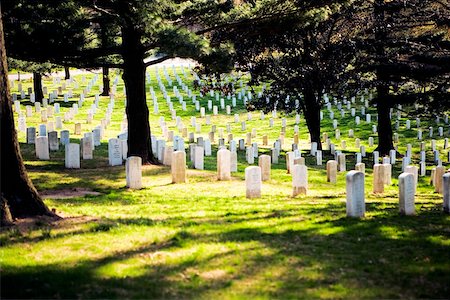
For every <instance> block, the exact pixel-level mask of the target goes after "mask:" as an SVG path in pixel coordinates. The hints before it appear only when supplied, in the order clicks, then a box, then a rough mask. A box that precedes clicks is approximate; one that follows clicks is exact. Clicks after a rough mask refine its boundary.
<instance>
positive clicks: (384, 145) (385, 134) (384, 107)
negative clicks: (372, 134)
mask: <svg viewBox="0 0 450 300" xmlns="http://www.w3.org/2000/svg"><path fill="white" fill-rule="evenodd" d="M383 90H384V89H383V88H382V87H378V88H377V92H378V98H377V113H378V147H377V149H376V150H377V151H378V152H379V153H380V155H389V151H390V150H392V149H394V144H393V142H392V124H391V117H390V108H391V107H390V105H389V103H388V101H386V98H384V99H383V97H385V96H386V95H387V94H386V93H385V92H384V91H383Z"/></svg>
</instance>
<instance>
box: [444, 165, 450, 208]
mask: <svg viewBox="0 0 450 300" xmlns="http://www.w3.org/2000/svg"><path fill="white" fill-rule="evenodd" d="M442 193H443V196H444V203H443V208H444V212H446V213H450V173H445V174H444V175H443V176H442Z"/></svg>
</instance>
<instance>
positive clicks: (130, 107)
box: [122, 26, 158, 164]
mask: <svg viewBox="0 0 450 300" xmlns="http://www.w3.org/2000/svg"><path fill="white" fill-rule="evenodd" d="M122 47H123V49H122V58H123V76H122V78H123V80H124V82H125V87H126V92H127V107H126V113H127V119H128V156H140V157H141V158H142V163H146V164H148V163H151V164H157V163H158V161H157V159H156V158H155V156H154V155H153V153H152V148H151V139H150V136H151V135H150V123H149V111H148V107H147V100H146V95H145V64H144V60H143V58H144V54H145V53H144V49H143V47H142V44H141V33H140V32H139V31H138V29H136V28H135V27H133V26H124V27H123V28H122Z"/></svg>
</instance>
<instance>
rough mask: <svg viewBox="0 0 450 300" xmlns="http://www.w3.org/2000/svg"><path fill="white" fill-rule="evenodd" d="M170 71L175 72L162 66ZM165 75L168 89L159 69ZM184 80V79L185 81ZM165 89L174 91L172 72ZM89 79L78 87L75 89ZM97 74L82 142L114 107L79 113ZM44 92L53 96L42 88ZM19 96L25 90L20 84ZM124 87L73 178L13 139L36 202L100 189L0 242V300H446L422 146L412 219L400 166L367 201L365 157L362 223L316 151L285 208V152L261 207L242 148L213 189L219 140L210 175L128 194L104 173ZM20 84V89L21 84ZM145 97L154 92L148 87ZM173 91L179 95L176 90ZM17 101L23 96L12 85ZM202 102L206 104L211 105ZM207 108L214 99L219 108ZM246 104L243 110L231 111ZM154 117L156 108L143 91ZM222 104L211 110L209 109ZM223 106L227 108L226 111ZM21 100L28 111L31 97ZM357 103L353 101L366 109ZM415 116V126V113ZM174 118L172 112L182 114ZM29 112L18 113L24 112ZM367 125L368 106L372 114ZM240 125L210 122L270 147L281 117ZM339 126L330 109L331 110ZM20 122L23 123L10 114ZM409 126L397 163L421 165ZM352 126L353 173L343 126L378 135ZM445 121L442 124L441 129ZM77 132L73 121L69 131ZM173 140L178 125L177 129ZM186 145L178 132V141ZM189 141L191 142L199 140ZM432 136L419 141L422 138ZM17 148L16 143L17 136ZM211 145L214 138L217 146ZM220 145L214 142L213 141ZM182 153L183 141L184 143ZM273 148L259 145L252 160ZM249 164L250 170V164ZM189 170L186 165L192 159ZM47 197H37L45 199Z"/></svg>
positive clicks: (58, 161) (448, 261)
mask: <svg viewBox="0 0 450 300" xmlns="http://www.w3.org/2000/svg"><path fill="white" fill-rule="evenodd" d="M149 70H150V74H151V81H150V82H149V83H148V86H150V85H152V86H153V88H154V89H155V92H156V94H157V96H158V100H159V103H160V112H161V115H162V116H165V120H166V122H167V123H168V125H169V127H171V128H175V121H174V120H171V118H170V112H169V111H168V107H167V105H166V102H165V100H163V99H162V95H161V91H160V90H159V87H158V85H157V83H156V80H155V77H156V76H155V69H154V68H152V69H149ZM168 70H169V74H171V68H169V69H168ZM159 72H160V76H161V78H162V80H163V82H164V83H165V84H166V86H167V83H166V81H165V79H164V75H163V72H162V68H159ZM177 72H178V73H179V74H180V77H181V78H182V79H183V81H184V82H185V83H189V85H190V84H191V81H192V76H190V75H188V76H187V79H186V78H184V75H182V73H181V71H180V69H178V70H177ZM171 75H172V80H173V81H174V83H176V81H175V80H174V77H173V74H171ZM93 76H94V75H92V74H89V75H86V80H85V81H83V80H82V79H81V75H80V76H77V77H76V79H77V81H78V82H80V85H79V87H78V89H76V90H75V95H74V98H73V99H71V102H69V103H64V102H63V101H62V98H61V96H60V97H59V98H58V99H59V100H58V101H59V102H60V103H61V106H62V109H61V110H62V113H61V114H60V115H63V113H64V112H65V111H66V110H67V109H68V107H69V106H71V104H72V103H75V102H76V101H77V100H78V95H77V93H79V92H80V91H81V90H82V88H84V87H85V86H86V85H87V82H88V81H89V80H91V79H92V78H93ZM83 82H84V83H83ZM100 84H101V77H100V79H99V80H98V81H97V83H96V85H94V88H93V90H92V92H91V93H90V97H87V98H86V99H87V100H86V101H87V105H84V106H83V107H82V108H81V109H80V112H79V114H78V115H77V117H76V118H77V119H78V120H79V121H81V122H82V123H83V125H82V126H83V132H87V131H88V130H91V129H92V128H94V127H95V126H97V125H99V124H100V120H101V119H102V118H103V117H104V114H105V112H104V111H105V110H106V107H107V104H108V99H107V98H106V97H102V98H101V102H100V107H101V108H102V109H100V110H103V112H99V113H98V114H96V116H95V118H94V122H93V123H92V124H85V123H86V121H85V120H86V112H87V109H88V108H89V106H90V104H91V103H92V102H93V100H94V96H93V95H94V93H95V92H96V88H97V86H98V85H100ZM44 85H45V86H48V87H49V91H51V90H52V88H53V89H54V88H55V87H56V86H58V85H57V84H56V83H53V82H52V80H46V81H45V82H44ZM23 86H24V88H25V87H28V86H31V81H24V82H23ZM122 87H123V82H122V81H121V80H120V81H119V83H118V88H117V90H118V95H117V96H116V101H115V104H116V105H115V108H114V113H113V117H112V123H111V125H110V126H109V127H108V130H107V132H106V135H105V137H104V138H103V140H102V145H101V146H99V147H97V148H96V150H95V151H94V158H95V159H94V160H90V161H88V160H87V161H82V162H81V169H77V170H67V169H65V168H64V150H63V149H61V150H59V151H57V152H51V154H50V156H51V160H50V161H39V160H37V159H36V158H35V154H34V145H27V144H25V143H21V147H22V152H23V155H24V159H25V162H26V167H27V170H28V172H29V175H30V176H31V178H32V180H33V183H34V184H35V186H36V187H37V189H38V190H39V191H40V192H43V193H49V192H50V191H58V190H65V191H67V190H72V189H75V188H83V189H87V190H90V191H95V192H97V193H99V194H98V195H87V196H79V197H72V198H62V197H59V198H58V197H56V198H46V199H45V203H46V204H47V205H48V206H49V207H50V208H54V209H56V211H57V213H59V214H60V215H61V216H63V217H64V219H63V220H61V221H57V222H51V223H49V222H47V221H46V220H45V219H43V220H39V219H38V220H34V221H30V220H23V221H21V222H20V224H19V226H17V227H15V228H12V229H3V230H2V231H1V232H0V241H1V245H2V247H1V249H0V257H1V297H2V298H177V299H178V298H196V299H197V298H207V299H217V298H225V299H228V298H233V299H234V298H242V299H248V298H280V299H286V298H333V299H334V298H448V295H450V285H449V283H450V216H449V215H445V214H444V213H443V212H442V196H441V195H439V194H436V193H434V188H433V187H431V186H430V185H429V173H430V169H431V167H432V165H433V163H432V162H431V160H432V156H433V153H432V151H430V149H429V148H430V147H429V143H430V139H428V140H427V141H426V142H427V146H428V151H427V159H428V169H429V170H428V174H427V176H426V177H420V179H419V186H418V191H417V196H416V204H415V206H416V212H417V215H416V216H409V217H406V216H401V215H399V213H398V186H397V182H398V181H397V177H398V175H399V174H400V172H401V171H400V168H401V161H400V159H399V160H398V161H397V164H396V165H395V166H394V169H393V180H392V185H390V186H386V188H385V193H384V194H382V195H374V194H373V193H372V192H371V191H372V180H373V177H372V162H371V160H372V158H371V155H369V156H368V157H366V158H364V162H365V163H366V180H365V194H366V216H365V218H363V219H350V218H347V217H346V212H345V211H346V208H345V197H346V195H345V172H342V173H339V175H338V183H337V184H331V183H327V182H326V171H325V163H326V161H327V160H329V159H332V156H331V155H330V152H329V151H324V165H323V166H315V163H314V161H315V159H314V158H313V157H311V156H309V155H306V154H305V152H306V151H304V154H303V155H304V156H305V157H306V163H307V166H308V176H309V190H308V195H307V196H299V197H296V198H292V197H291V196H290V194H291V192H292V187H291V176H290V175H289V174H286V170H285V166H286V163H285V160H284V156H282V157H280V162H279V164H275V165H273V166H272V174H271V175H272V178H271V180H270V181H268V182H264V183H263V190H262V198H260V199H246V198H245V182H244V169H245V167H247V166H248V164H247V163H245V151H244V152H242V151H241V152H239V153H238V155H239V165H238V172H237V173H233V174H232V175H233V178H232V180H231V181H227V182H218V181H217V177H216V164H215V161H216V157H215V152H216V150H217V144H214V145H213V148H214V149H213V156H211V157H205V170H204V171H198V170H193V169H192V168H190V169H189V170H188V183H186V184H171V175H170V168H169V167H164V166H144V167H143V183H144V187H145V188H144V189H142V190H139V191H133V190H129V189H126V188H125V166H117V167H109V166H108V157H107V155H108V151H107V147H108V145H107V141H108V138H110V137H114V136H115V135H117V134H118V133H120V123H121V121H122V119H123V113H124V105H123V104H124V103H123V89H122ZM16 88H17V85H16ZM147 90H148V89H147ZM179 90H180V91H181V88H180V87H179ZM167 91H168V92H169V93H170V94H171V95H172V101H173V103H174V107H175V108H176V109H177V113H178V115H181V116H182V119H183V122H184V124H185V126H187V127H188V128H189V131H193V128H192V127H191V126H190V117H191V116H197V122H200V123H201V124H203V125H202V135H203V136H204V137H207V133H208V132H209V130H210V126H207V125H204V122H205V121H204V119H200V118H199V115H200V114H199V113H198V112H196V111H195V108H194V106H193V104H192V102H191V101H190V100H189V99H187V95H186V93H184V92H183V95H185V100H186V99H187V100H186V101H187V103H188V110H187V111H186V112H183V111H181V104H179V103H178V100H177V99H176V98H175V97H174V96H173V93H172V89H171V88H169V87H168V86H167ZM13 92H16V93H17V90H14V89H13ZM208 99H212V98H210V97H205V98H203V99H201V102H202V106H206V103H207V100H208ZM214 101H215V100H214ZM238 102H240V101H238ZM148 103H149V108H150V111H151V112H152V111H153V109H152V101H151V97H150V96H149V94H148ZM216 103H217V102H215V104H216ZM229 103H231V101H228V100H227V104H229ZM22 104H23V105H26V104H29V102H28V101H27V100H26V99H25V100H22ZM361 105H362V103H359V101H358V103H356V104H353V106H352V107H357V108H360V106H361ZM404 109H405V110H406V112H408V111H409V109H410V110H411V115H410V116H409V118H410V119H411V120H412V123H413V125H415V117H414V115H413V111H414V109H413V108H404ZM178 110H179V111H178ZM22 111H24V107H22ZM323 111H324V116H325V119H324V120H323V129H322V132H328V133H329V136H330V137H331V138H332V140H333V142H334V143H336V145H337V147H338V149H339V148H340V147H339V146H340V141H337V140H335V139H334V134H333V132H334V129H333V127H332V120H329V119H328V117H327V116H328V113H327V112H326V109H325V108H324V109H323ZM368 111H369V112H371V113H372V119H374V117H375V110H374V108H369V109H368ZM236 112H237V113H240V117H241V120H245V119H246V112H245V111H244V110H243V105H242V104H240V105H239V106H238V107H237V108H236V109H234V110H233V112H232V115H231V116H227V115H226V114H224V112H222V114H221V115H219V116H214V117H212V124H216V125H217V126H218V128H224V135H225V136H224V137H225V138H226V130H225V126H226V124H227V123H228V122H231V125H232V130H233V134H234V139H239V138H244V137H245V133H246V132H247V131H250V130H251V128H257V138H256V140H257V141H258V142H259V143H261V142H262V134H268V135H269V144H272V143H273V142H274V141H275V139H276V138H277V137H278V135H279V132H280V129H281V118H280V117H281V116H280V117H279V118H276V119H275V126H274V127H273V128H269V126H268V123H269V120H268V119H269V116H267V117H266V119H265V120H260V119H259V112H258V113H256V112H255V113H253V119H252V120H251V121H248V122H247V131H241V128H240V124H238V123H233V121H234V117H233V114H234V113H236ZM334 112H335V116H337V115H338V110H337V109H336V107H334ZM161 115H153V114H152V115H151V118H150V122H151V126H152V134H155V135H156V136H158V137H160V136H161V128H160V127H159V125H158V124H159V117H160V116H161ZM16 117H17V114H16ZM406 118H408V116H407V115H406V114H404V115H402V119H401V120H400V122H401V127H400V128H399V130H398V131H397V132H398V134H399V137H400V141H401V142H400V143H399V144H398V150H399V152H400V153H404V151H405V150H406V144H407V143H411V144H412V146H413V152H414V160H415V161H414V162H415V163H417V160H418V158H419V151H420V150H419V146H420V141H417V140H416V139H415V138H416V131H417V129H416V128H415V126H412V128H413V129H410V130H406V129H405V128H404V123H405V120H406ZM361 119H362V122H361V126H359V127H355V124H354V118H352V117H351V116H350V112H349V111H348V112H347V113H346V116H345V117H344V118H342V119H341V118H340V114H339V118H338V120H339V128H340V130H341V134H342V138H341V139H346V140H347V149H345V152H346V154H347V169H348V170H350V169H353V166H354V164H355V157H354V152H355V151H356V150H357V149H356V148H355V147H354V139H350V138H348V137H347V132H348V130H349V129H354V130H355V137H358V138H360V139H361V144H363V145H366V148H367V150H368V152H369V153H370V152H372V151H373V150H374V148H375V146H374V147H372V148H371V147H368V142H367V138H368V137H369V136H373V137H376V134H373V133H372V131H371V128H372V125H373V124H376V123H375V122H372V123H371V124H366V122H365V121H364V118H361ZM440 121H441V123H442V124H441V125H439V126H446V127H444V128H446V130H448V125H444V124H443V122H442V119H441V120H440ZM77 122H78V121H77ZM74 123H75V122H68V123H64V128H66V129H69V130H70V131H71V139H72V142H74V141H77V142H79V141H78V140H79V138H80V137H81V136H76V135H74V134H73V129H74ZM287 123H288V128H287V134H286V142H285V147H284V150H288V149H289V147H290V144H291V143H292V138H293V127H294V124H295V118H294V117H293V116H289V117H288V119H287ZM422 123H423V124H422V128H428V127H429V126H434V127H435V130H434V131H435V136H434V139H436V140H437V145H438V149H439V150H441V158H442V160H443V161H444V165H446V166H449V164H448V163H447V160H446V159H445V156H446V155H447V151H448V150H445V151H444V150H443V149H442V147H443V137H438V136H437V126H438V125H436V123H435V120H434V116H433V117H432V119H430V120H425V119H423V120H422ZM27 124H28V126H31V125H34V126H37V125H38V124H40V117H39V116H38V114H36V113H35V114H34V115H33V117H29V118H27ZM174 130H175V133H176V134H178V131H177V129H174ZM180 135H181V134H180ZM196 135H197V134H196ZM425 136H428V135H427V132H426V131H424V137H425ZM300 138H301V142H300V148H302V149H303V150H306V149H308V143H307V130H306V125H305V122H304V119H303V118H302V120H301V122H300ZM19 139H20V141H21V142H24V141H25V135H24V133H19ZM216 139H217V137H216ZM216 142H217V141H216ZM186 144H188V143H186ZM268 151H269V148H264V147H260V153H264V152H268ZM256 164H257V160H256ZM188 165H189V163H188ZM44 198H45V197H44Z"/></svg>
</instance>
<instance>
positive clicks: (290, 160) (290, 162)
mask: <svg viewBox="0 0 450 300" xmlns="http://www.w3.org/2000/svg"><path fill="white" fill-rule="evenodd" d="M294 158H295V155H294V152H286V170H287V173H288V174H289V173H291V169H292V167H293V166H294Z"/></svg>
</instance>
